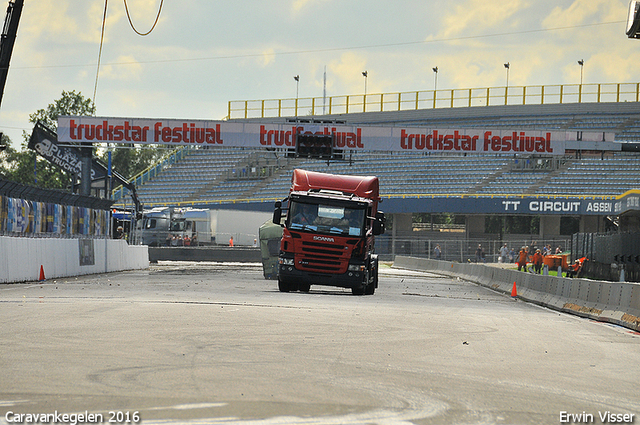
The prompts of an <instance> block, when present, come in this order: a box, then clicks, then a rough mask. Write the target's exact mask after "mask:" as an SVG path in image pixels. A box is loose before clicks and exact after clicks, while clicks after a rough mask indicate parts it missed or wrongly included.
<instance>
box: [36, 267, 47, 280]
mask: <svg viewBox="0 0 640 425" xmlns="http://www.w3.org/2000/svg"><path fill="white" fill-rule="evenodd" d="M43 280H45V277H44V266H42V265H41V266H40V278H39V279H38V281H40V282H42V281H43Z"/></svg>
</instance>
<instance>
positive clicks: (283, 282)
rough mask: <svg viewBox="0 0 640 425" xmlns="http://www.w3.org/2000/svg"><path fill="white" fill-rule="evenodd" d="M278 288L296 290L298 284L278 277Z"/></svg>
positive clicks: (284, 290) (282, 290)
mask: <svg viewBox="0 0 640 425" xmlns="http://www.w3.org/2000/svg"><path fill="white" fill-rule="evenodd" d="M278 289H279V290H280V292H291V291H297V290H298V285H296V284H294V283H291V282H288V281H286V280H282V279H281V278H280V277H278Z"/></svg>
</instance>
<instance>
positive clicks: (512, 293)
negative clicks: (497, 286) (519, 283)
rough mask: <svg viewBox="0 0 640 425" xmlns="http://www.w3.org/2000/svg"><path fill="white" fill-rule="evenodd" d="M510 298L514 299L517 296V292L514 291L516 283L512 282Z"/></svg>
mask: <svg viewBox="0 0 640 425" xmlns="http://www.w3.org/2000/svg"><path fill="white" fill-rule="evenodd" d="M511 296H512V297H513V298H516V297H517V296H518V290H517V289H516V283H515V282H513V288H511Z"/></svg>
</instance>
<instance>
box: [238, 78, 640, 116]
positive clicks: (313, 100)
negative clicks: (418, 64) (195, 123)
mask: <svg viewBox="0 0 640 425" xmlns="http://www.w3.org/2000/svg"><path fill="white" fill-rule="evenodd" d="M639 100H640V83H609V84H562V85H549V86H514V87H488V88H476V89H451V90H424V91H415V92H402V93H377V94H366V95H364V94H359V95H344V96H331V97H327V98H326V100H325V99H324V98H322V97H305V98H298V99H295V98H293V99H268V100H232V101H230V102H229V111H228V113H229V115H228V117H229V118H230V119H232V118H267V117H297V116H303V117H304V116H312V115H325V114H348V113H360V112H381V111H405V110H415V109H435V108H458V107H471V106H495V105H534V104H535V105H541V104H558V103H601V102H638V101H639Z"/></svg>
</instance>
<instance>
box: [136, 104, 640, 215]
mask: <svg viewBox="0 0 640 425" xmlns="http://www.w3.org/2000/svg"><path fill="white" fill-rule="evenodd" d="M310 118H312V119H313V120H315V121H320V122H323V121H324V122H343V123H347V124H352V125H363V124H370V125H372V124H376V125H382V124H385V125H392V126H397V125H411V126H428V127H431V128H453V127H455V128H492V129H493V128H495V129H500V128H522V129H527V130H529V129H530V130H567V131H573V130H575V131H603V132H614V133H615V140H616V141H617V142H620V144H619V145H620V146H621V149H620V150H616V151H612V150H594V149H590V150H588V151H585V150H583V149H581V145H580V144H579V143H577V144H574V145H571V146H568V147H567V153H566V155H565V156H564V157H555V158H554V157H544V156H540V155H519V156H517V157H514V156H513V155H509V156H500V155H493V156H489V155H477V154H469V155H464V156H463V155H455V156H454V155H451V154H449V155H447V154H437V155H433V154H431V155H425V154H421V153H404V152H386V153H385V152H350V153H349V154H348V155H347V158H346V160H345V161H340V162H335V161H332V162H329V163H327V162H326V161H321V160H309V159H302V158H298V159H295V158H288V157H286V155H285V154H284V152H279V151H277V150H275V151H256V150H251V149H242V148H212V149H188V150H187V151H186V152H184V153H186V155H184V159H182V160H180V161H177V162H176V163H175V164H170V165H168V166H166V167H164V170H163V171H162V172H160V173H158V174H157V176H156V177H155V178H153V179H151V180H150V181H148V182H146V183H145V184H142V185H139V187H138V191H139V196H140V199H141V200H142V202H143V203H144V204H146V205H148V206H151V205H198V206H202V205H207V204H214V205H215V204H218V205H223V204H228V203H236V204H237V203H238V202H239V201H243V202H248V203H252V204H259V203H262V202H269V203H272V201H273V200H275V199H280V198H283V197H285V196H286V194H287V191H288V186H289V181H290V175H291V170H292V169H293V168H296V167H300V168H305V169H309V170H314V171H325V172H331V173H336V174H359V175H377V176H379V177H380V181H381V193H382V194H383V197H388V198H395V197H407V196H409V197H415V196H418V195H430V196H444V197H452V196H453V197H464V196H477V197H491V196H495V195H501V196H525V195H532V196H549V197H557V196H579V197H590V198H594V199H599V198H604V199H610V198H612V197H615V196H618V195H621V194H623V193H624V192H626V191H628V190H631V189H636V188H639V187H640V153H637V152H635V151H634V149H636V147H637V146H638V145H637V143H635V142H637V141H640V108H639V107H638V103H635V102H623V103H607V104H604V103H594V104H584V103H583V104H559V105H521V106H489V107H471V108H450V109H428V110H413V111H399V112H374V113H360V114H340V115H330V116H329V115H327V116H314V117H310ZM310 118H306V120H309V119H310ZM292 120H294V119H292V118H277V119H274V118H271V119H266V118H265V119H255V120H251V121H264V122H283V123H284V122H288V121H292ZM255 207H256V208H259V207H258V206H255ZM470 212H471V211H470Z"/></svg>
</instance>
